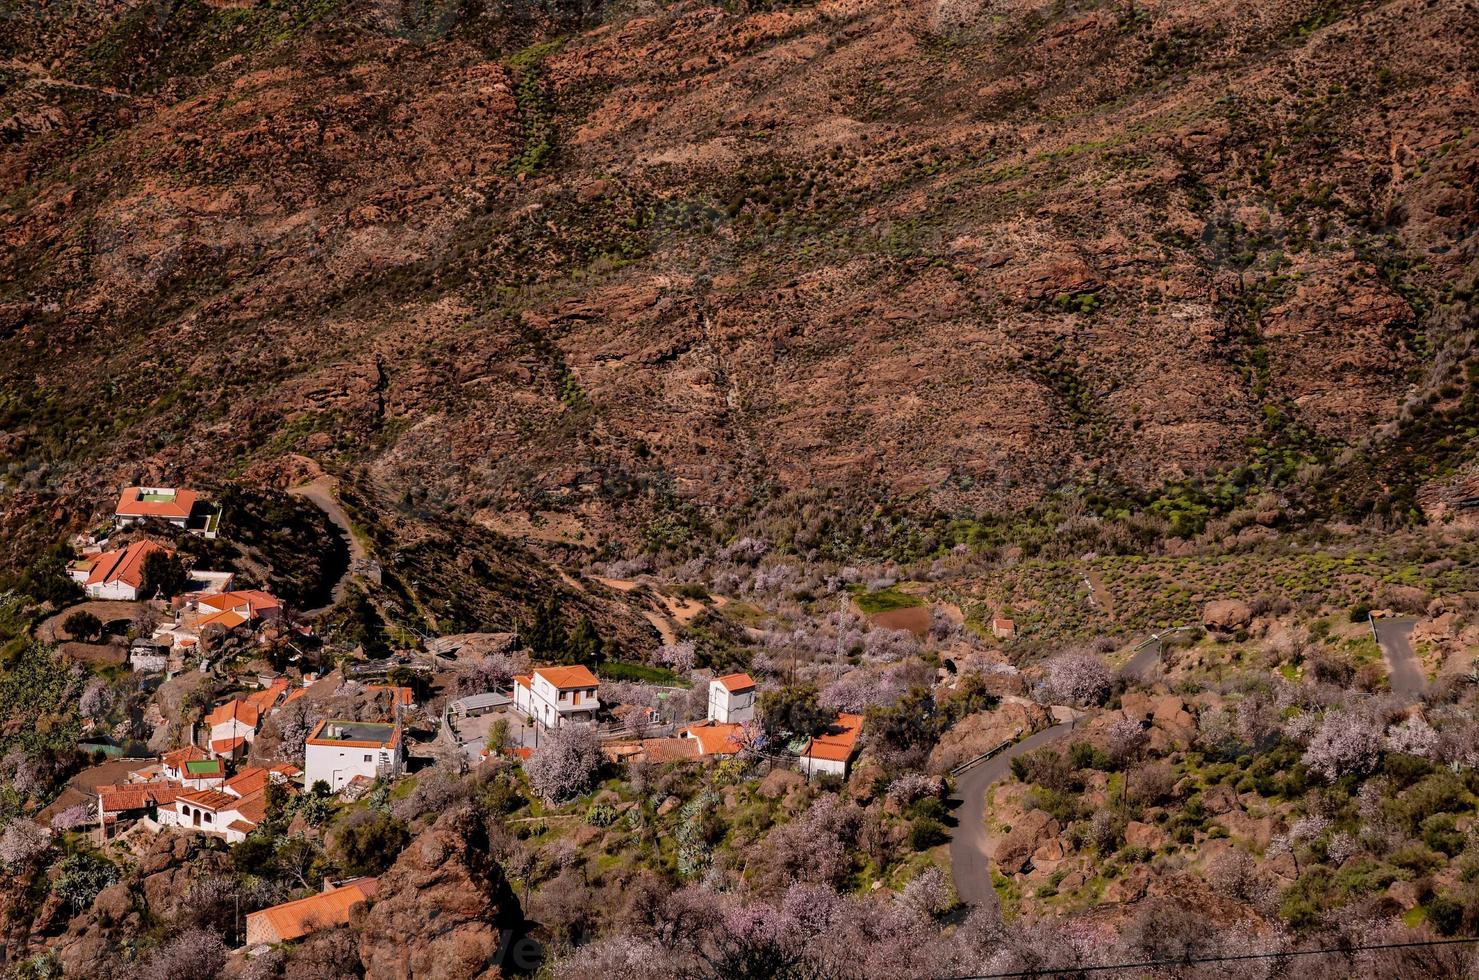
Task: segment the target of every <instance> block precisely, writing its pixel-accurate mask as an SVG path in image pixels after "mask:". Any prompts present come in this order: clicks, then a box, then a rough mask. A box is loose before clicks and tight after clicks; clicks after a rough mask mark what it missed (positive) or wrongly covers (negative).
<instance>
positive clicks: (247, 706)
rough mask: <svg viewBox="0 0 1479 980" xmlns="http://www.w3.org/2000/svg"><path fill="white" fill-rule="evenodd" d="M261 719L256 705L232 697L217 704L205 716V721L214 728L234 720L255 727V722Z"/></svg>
mask: <svg viewBox="0 0 1479 980" xmlns="http://www.w3.org/2000/svg"><path fill="white" fill-rule="evenodd" d="M261 720H262V713H261V712H260V711H258V710H257V706H256V705H254V704H252V703H251V702H250V701H247V700H246V699H244V698H232V699H231V700H230V701H226V702H224V703H222V704H218V705H216V707H215V710H213V711H212V712H211V713H210V714H208V715H206V716H205V723H206V724H207V725H210V726H211V727H212V728H214V727H215V726H217V725H224V724H226V723H227V722H230V721H235V722H238V723H240V724H243V725H246V726H247V727H248V728H252V729H255V728H256V727H257V722H259V721H261Z"/></svg>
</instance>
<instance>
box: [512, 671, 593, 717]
mask: <svg viewBox="0 0 1479 980" xmlns="http://www.w3.org/2000/svg"><path fill="white" fill-rule="evenodd" d="M600 688H601V682H600V680H599V679H597V677H596V675H595V674H593V673H591V672H590V669H589V668H586V667H582V666H579V665H577V666H574V667H536V668H535V669H534V671H533V672H532V673H530V674H520V675H518V676H517V677H515V678H514V707H516V708H518V709H519V710H520V711H522V712H523V713H524V714H526V715H528V716H529V718H530V719H531V720H533V721H536V722H538V723H539V724H540V725H543V726H544V727H545V728H559V727H560V726H561V725H568V724H571V723H585V722H593V721H595V720H596V713H597V712H598V711H600V710H601V700H600V697H599V694H600Z"/></svg>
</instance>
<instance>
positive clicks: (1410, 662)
mask: <svg viewBox="0 0 1479 980" xmlns="http://www.w3.org/2000/svg"><path fill="white" fill-rule="evenodd" d="M1415 625H1417V620H1415V619H1411V618H1403V619H1377V620H1373V623H1372V628H1373V630H1374V631H1375V633H1376V642H1377V643H1378V644H1380V645H1381V652H1382V654H1383V655H1384V656H1385V657H1386V661H1387V671H1388V672H1389V673H1390V675H1391V685H1392V693H1393V694H1399V695H1401V696H1402V697H1404V698H1411V699H1412V700H1414V701H1415V700H1417V699H1418V698H1420V697H1422V696H1423V692H1424V691H1426V690H1427V688H1428V682H1427V678H1425V677H1424V676H1423V670H1422V666H1421V665H1420V664H1419V663H1418V661H1417V654H1416V653H1415V652H1413V649H1412V627H1413V626H1415Z"/></svg>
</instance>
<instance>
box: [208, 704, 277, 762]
mask: <svg viewBox="0 0 1479 980" xmlns="http://www.w3.org/2000/svg"><path fill="white" fill-rule="evenodd" d="M257 693H259V694H260V693H262V692H260V691H259V692H257ZM262 713H263V712H262V710H261V709H260V708H259V707H258V704H257V703H254V702H252V701H250V700H249V699H246V698H232V699H231V700H230V701H227V702H225V703H224V704H218V705H216V707H215V709H214V710H212V711H211V713H210V714H208V715H206V716H205V724H206V728H207V730H208V734H207V742H208V744H209V746H210V752H211V755H213V756H216V757H217V758H222V759H232V760H235V759H239V758H241V757H242V756H244V755H246V750H247V747H248V746H249V745H250V744H251V742H252V741H253V740H254V739H255V738H256V737H257V728H258V726H260V725H261V724H262Z"/></svg>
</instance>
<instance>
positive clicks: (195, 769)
mask: <svg viewBox="0 0 1479 980" xmlns="http://www.w3.org/2000/svg"><path fill="white" fill-rule="evenodd" d="M185 771H186V772H188V773H207V772H220V771H221V760H220V759H192V760H190V761H189V762H187V763H185Z"/></svg>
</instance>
